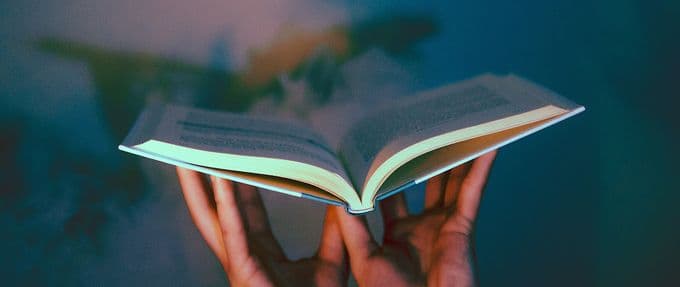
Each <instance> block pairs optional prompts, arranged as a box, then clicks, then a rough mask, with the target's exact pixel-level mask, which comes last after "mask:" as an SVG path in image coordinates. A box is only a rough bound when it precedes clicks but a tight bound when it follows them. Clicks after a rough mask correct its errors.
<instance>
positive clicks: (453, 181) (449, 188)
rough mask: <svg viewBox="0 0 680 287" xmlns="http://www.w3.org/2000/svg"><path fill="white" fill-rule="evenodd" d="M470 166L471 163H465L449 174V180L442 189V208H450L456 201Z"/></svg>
mask: <svg viewBox="0 0 680 287" xmlns="http://www.w3.org/2000/svg"><path fill="white" fill-rule="evenodd" d="M471 166H472V162H467V163H464V164H463V165H461V166H458V167H456V168H454V169H453V170H451V171H450V172H449V178H448V180H447V181H446V186H445V187H444V206H446V207H450V206H451V205H452V204H453V203H454V202H455V201H456V198H457V197H458V191H459V190H460V186H461V184H462V183H463V179H465V176H467V174H468V172H469V171H470V167H471Z"/></svg>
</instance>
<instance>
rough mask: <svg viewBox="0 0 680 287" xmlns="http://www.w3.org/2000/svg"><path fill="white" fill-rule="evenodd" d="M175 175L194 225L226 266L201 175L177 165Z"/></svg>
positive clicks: (218, 232) (215, 221) (218, 225)
mask: <svg viewBox="0 0 680 287" xmlns="http://www.w3.org/2000/svg"><path fill="white" fill-rule="evenodd" d="M177 177H178V178H179V184H180V186H181V187H182V193H183V194H184V200H185V201H186V203H187V207H188V208H189V213H190V214H191V218H192V219H193V220H194V223H195V224H196V227H198V231H199V232H200V233H201V235H202V236H203V238H204V239H205V241H206V242H207V243H208V246H209V247H210V249H212V251H213V252H214V253H215V255H217V258H218V259H219V260H220V262H222V264H223V265H225V266H226V263H227V254H226V252H225V250H224V245H223V241H222V231H221V229H220V224H219V220H218V219H217V214H216V213H215V209H214V207H213V206H212V203H211V200H210V197H209V196H208V194H207V189H206V188H205V185H204V182H203V181H202V177H201V175H200V174H199V173H198V172H195V171H193V170H188V169H184V168H181V167H177Z"/></svg>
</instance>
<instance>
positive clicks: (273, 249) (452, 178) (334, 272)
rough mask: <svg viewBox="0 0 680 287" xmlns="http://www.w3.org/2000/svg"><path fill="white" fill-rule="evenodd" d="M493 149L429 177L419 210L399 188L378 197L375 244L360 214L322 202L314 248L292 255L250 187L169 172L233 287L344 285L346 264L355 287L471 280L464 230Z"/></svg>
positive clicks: (186, 172)
mask: <svg viewBox="0 0 680 287" xmlns="http://www.w3.org/2000/svg"><path fill="white" fill-rule="evenodd" d="M495 155H496V152H495V151H494V152H490V153H487V154H485V155H483V156H481V157H479V158H477V159H476V160H474V161H472V162H469V163H467V164H465V165H462V166H460V167H458V168H456V169H453V170H452V171H450V172H448V173H446V174H443V175H440V176H437V177H435V178H432V179H431V180H429V181H428V182H427V186H426V188H425V189H426V190H425V207H424V211H423V212H422V213H421V214H419V215H410V214H409V213H408V210H407V208H406V202H405V200H404V197H403V194H398V195H395V196H392V197H390V198H387V199H385V200H383V201H381V202H380V208H381V212H382V218H383V222H384V226H385V228H384V237H383V243H382V245H380V244H378V243H377V242H376V241H375V240H374V239H373V237H372V236H371V234H370V231H369V229H368V225H367V224H366V221H365V219H364V218H363V217H359V216H352V215H349V214H347V213H346V212H345V211H344V209H343V208H341V207H332V206H329V207H328V208H327V210H326V216H325V218H324V227H323V231H322V234H321V241H320V246H319V249H318V251H317V253H316V255H314V256H312V257H310V258H306V259H301V260H297V261H291V260H289V259H288V258H286V256H285V254H284V252H283V249H282V248H281V246H280V245H279V243H278V242H277V241H276V239H275V237H274V235H273V233H272V231H271V227H270V226H269V221H268V218H267V214H266V211H265V208H264V205H263V204H262V199H261V198H260V195H259V193H258V191H257V189H256V188H255V187H252V186H248V185H243V184H236V183H233V182H230V181H227V180H223V179H218V178H214V177H211V178H210V181H211V182H210V183H206V182H204V180H203V177H202V176H201V175H200V174H199V173H197V172H194V171H191V170H186V169H182V168H178V169H177V174H178V177H179V181H180V185H181V187H182V191H183V193H184V197H185V200H186V202H187V205H188V207H189V211H190V213H191V216H192V218H193V220H194V222H195V223H196V226H197V227H198V229H199V231H200V232H201V234H202V235H203V238H204V239H205V240H206V242H207V243H208V246H209V247H210V248H211V249H212V251H213V252H214V253H215V255H216V256H217V258H218V259H219V261H220V263H221V264H222V266H223V267H224V270H225V271H226V273H227V276H228V277H229V281H230V282H231V284H232V285H234V286H279V285H291V286H345V285H347V279H348V276H349V271H348V266H349V267H351V271H352V274H354V277H355V278H356V281H357V282H358V284H359V285H360V286H391V287H396V286H412V285H428V286H452V285H455V286H472V285H475V278H474V270H473V267H474V266H473V265H474V264H473V253H472V248H471V234H472V231H473V227H474V221H475V218H476V215H477V210H478V207H479V203H480V200H481V196H482V191H483V189H484V184H485V183H486V178H487V177H488V174H489V171H490V169H491V165H492V163H493V160H494V157H495ZM209 185H211V186H212V188H210V187H208V186H209ZM348 255H349V256H348Z"/></svg>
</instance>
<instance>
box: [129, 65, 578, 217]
mask: <svg viewBox="0 0 680 287" xmlns="http://www.w3.org/2000/svg"><path fill="white" fill-rule="evenodd" d="M363 108H364V109H368V112H364V113H356V114H354V113H350V114H347V115H346V118H347V119H351V125H350V126H349V127H348V128H346V129H344V130H343V131H342V134H339V135H338V134H333V136H334V138H339V139H340V140H339V141H338V143H337V144H335V145H331V144H329V140H328V139H327V137H328V134H329V131H331V132H332V131H333V129H332V128H331V127H329V128H328V129H325V128H324V130H323V131H320V130H319V129H318V128H317V129H313V128H311V125H308V124H305V123H298V122H292V121H289V120H283V119H277V118H268V117H262V116H255V115H247V114H234V113H227V112H219V111H207V110H201V109H196V108H189V107H182V106H176V105H170V104H152V105H149V106H148V107H147V108H146V109H145V110H144V111H143V112H142V113H141V114H140V115H139V117H138V119H137V121H136V123H135V124H134V126H133V127H132V129H131V130H130V132H129V134H128V136H127V137H126V138H125V140H124V141H123V143H122V144H120V146H119V149H121V150H123V151H126V152H129V153H133V154H136V155H139V156H143V157H147V158H151V159H154V160H158V161H161V162H165V163H168V164H172V165H176V166H180V167H184V168H188V169H193V170H196V171H199V172H202V173H206V174H210V175H214V176H217V177H221V178H225V179H229V180H233V181H236V182H241V183H245V184H250V185H254V186H257V187H261V188H265V189H268V190H273V191H278V192H281V193H285V194H288V195H292V196H296V197H302V198H307V199H313V200H317V201H321V202H324V203H329V204H338V205H344V206H346V208H347V210H348V211H349V212H351V213H364V212H368V211H371V210H373V209H374V206H375V203H376V201H378V200H381V199H383V198H386V197H388V196H390V195H393V194H395V193H397V192H400V191H402V190H404V189H406V188H408V187H410V186H412V185H415V184H418V183H421V182H424V181H426V180H428V179H429V178H431V177H433V176H436V175H438V174H440V173H443V172H446V171H448V170H450V169H452V168H454V167H456V166H458V165H461V164H463V163H465V162H467V161H470V160H472V159H474V158H476V157H478V156H480V155H482V154H484V153H486V152H488V151H490V150H493V149H497V148H499V147H501V146H503V145H506V144H508V143H510V142H513V141H515V140H517V139H520V138H522V137H525V136H527V135H529V134H531V133H534V132H536V131H538V130H541V129H543V128H546V127H548V126H550V125H553V124H555V123H557V122H560V121H562V120H564V119H566V118H569V117H571V116H573V115H575V114H578V113H580V112H582V111H583V110H584V107H582V106H579V105H577V104H575V103H573V102H571V101H569V100H567V99H565V98H563V97H561V96H559V95H557V94H555V93H554V92H551V91H550V90H547V89H545V88H543V87H541V86H539V85H537V84H534V83H532V82H530V81H528V80H525V79H522V78H520V77H517V76H514V75H508V76H502V77H501V76H496V75H490V74H486V75H482V76H478V77H475V78H472V79H468V80H465V81H461V82H458V83H454V84H451V85H447V86H444V87H441V88H437V89H434V90H430V91H425V92H422V93H419V94H417V95H414V96H410V97H405V98H403V99H402V100H399V101H396V102H394V103H390V104H386V105H380V106H376V107H363ZM357 115H361V116H360V117H359V118H356V117H358V116H357ZM340 120H342V119H340ZM348 121H349V120H348Z"/></svg>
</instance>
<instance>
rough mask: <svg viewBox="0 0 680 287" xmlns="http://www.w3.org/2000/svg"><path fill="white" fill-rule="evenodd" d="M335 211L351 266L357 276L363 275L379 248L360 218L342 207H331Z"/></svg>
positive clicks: (363, 220)
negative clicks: (368, 262)
mask: <svg viewBox="0 0 680 287" xmlns="http://www.w3.org/2000/svg"><path fill="white" fill-rule="evenodd" d="M330 208H333V209H335V212H336V214H337V216H338V223H339V225H340V233H341V234H342V239H343V242H345V246H347V253H348V254H349V259H350V266H352V270H353V272H354V273H355V274H361V270H365V265H364V264H365V263H366V261H367V259H368V258H369V256H370V255H371V254H372V253H373V252H374V251H375V250H376V249H377V248H378V244H377V243H376V242H375V240H373V237H372V236H371V232H370V231H369V230H368V224H367V223H366V221H365V219H364V218H363V217H360V216H353V215H350V214H348V213H347V212H345V210H344V209H343V208H342V207H338V206H334V207H330Z"/></svg>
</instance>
